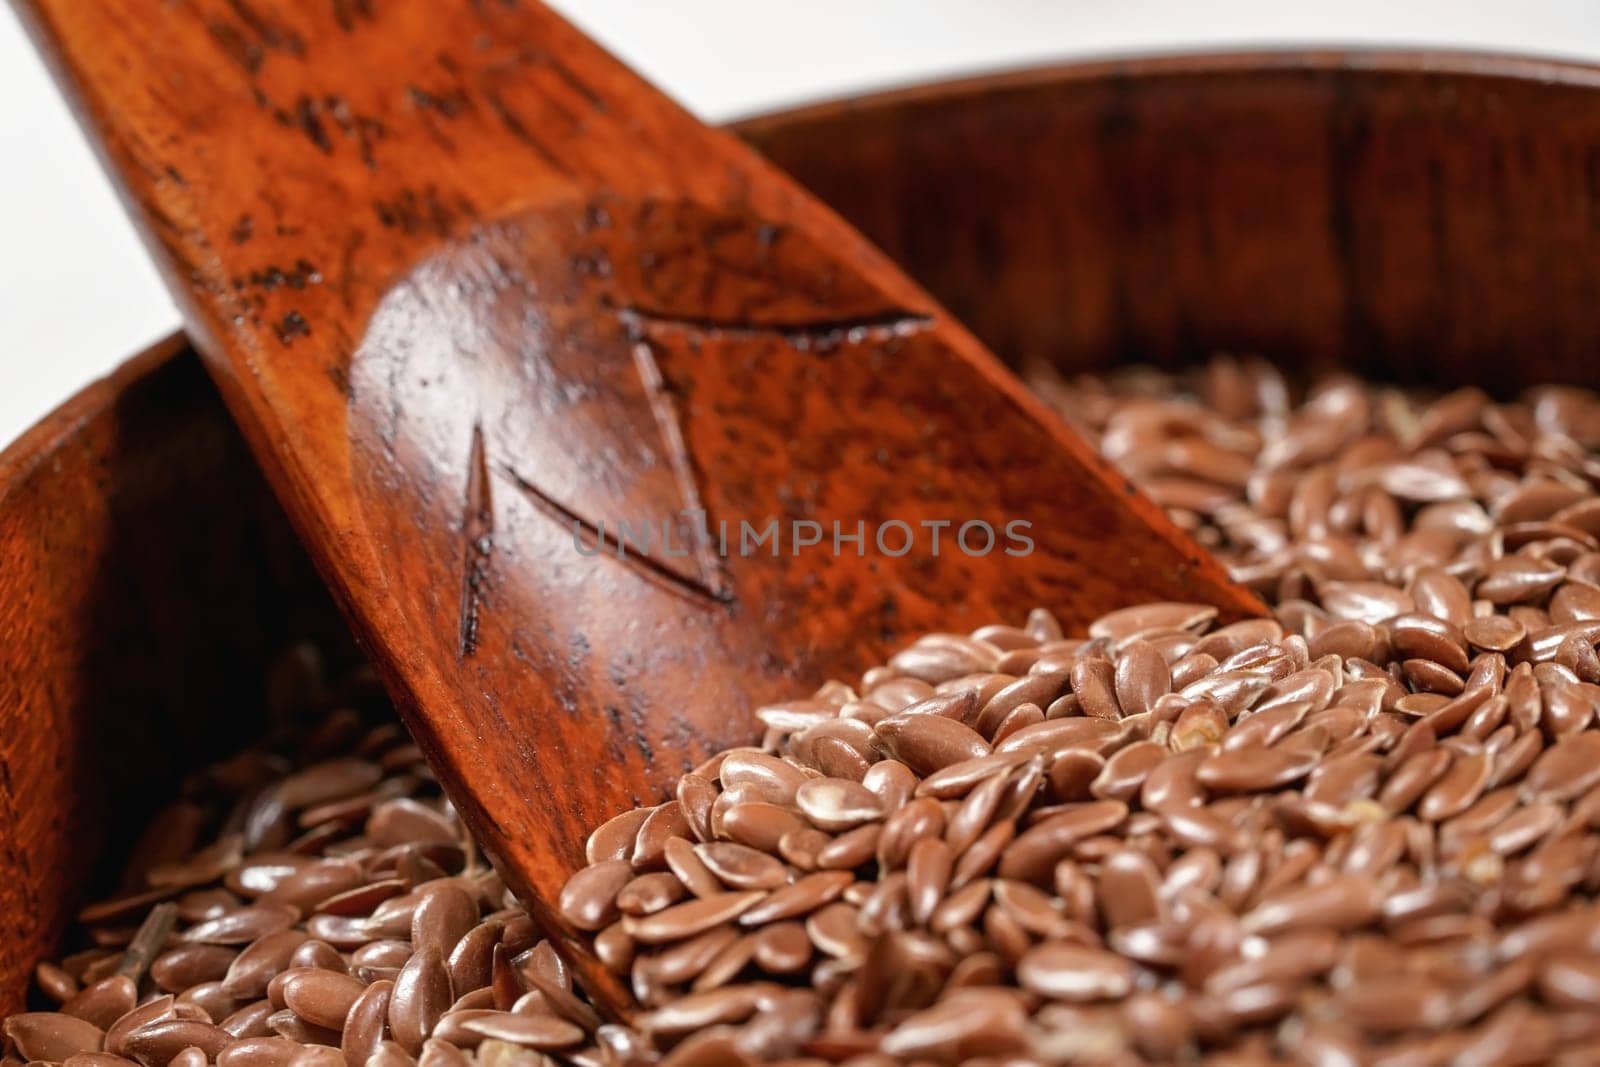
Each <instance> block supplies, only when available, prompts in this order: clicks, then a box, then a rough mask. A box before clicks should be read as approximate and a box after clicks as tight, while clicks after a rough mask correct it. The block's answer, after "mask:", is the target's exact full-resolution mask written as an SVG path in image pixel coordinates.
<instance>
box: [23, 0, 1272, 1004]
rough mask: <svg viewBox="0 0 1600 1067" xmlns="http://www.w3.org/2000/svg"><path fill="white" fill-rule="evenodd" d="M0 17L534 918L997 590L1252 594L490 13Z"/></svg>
mask: <svg viewBox="0 0 1600 1067" xmlns="http://www.w3.org/2000/svg"><path fill="white" fill-rule="evenodd" d="M20 7H21V9H22V13H23V15H24V16H25V18H26V19H28V20H29V21H31V23H32V26H33V28H34V30H35V31H36V33H37V36H38V39H39V41H40V42H41V44H42V45H43V47H44V49H45V50H46V52H47V53H48V54H49V56H50V58H51V59H52V60H53V61H54V62H55V63H56V64H57V69H58V71H59V72H60V74H61V76H62V78H63V80H64V82H65V83H66V85H67V87H68V88H69V89H70V90H71V91H72V93H73V94H74V95H75V96H76V98H77V103H78V105H79V108H80V110H81V114H82V116H83V119H84V121H85V122H86V123H87V125H88V126H89V127H90V128H91V130H92V131H93V133H94V134H95V135H97V138H98V141H99V143H100V146H101V148H102V149H103V151H104V153H105V157H106V159H107V161H108V163H109V165H110V168H111V170H112V171H113V173H114V174H115V175H116V176H117V177H118V179H119V180H120V182H121V186H122V189H123V192H124V193H125V195H126V196H127V199H128V202H129V204H130V206H131V208H132V210H133V212H134V214H135V216H136V217H137V219H138V221H139V222H140V223H141V224H142V226H143V228H144V232H145V234H146V235H147V237H148V238H149V239H150V241H151V244H152V246H153V248H154V249H155V251H156V252H157V254H158V256H159V258H160V260H161V264H162V266H163V268H164V269H165V272H166V277H167V280H168V283H169V284H170V286H171V288H172V291H173V292H174V293H175V294H176V296H177V298H178V300H179V301H180V303H181V304H182V307H183V309H184V312H185V315H186V318H187V320H188V324H189V328H190V330H191V331H192V333H193V335H194V337H195V339H196V341H197V343H198V344H199V346H200V348H201V350H202V351H203V352H204V353H205V356H206V358H207V360H208V363H209V366H210V368H211V371H212V373H213V374H214V375H215V376H216V378H217V381H218V383H219V384H220V386H221V388H222V391H223V393H224V395H225V398H226V400H227V402H228V404H229V406H230V408H231V410H232V411H233V413H234V415H235V417H236V418H237V419H238V420H239V422H240V424H241V425H242V426H243V427H244V430H245V432H246V434H247V436H248V438H249V440H250V442H251V444H252V446H253V448H254V449H255V452H256V454H257V456H258V457H259V459H260V461H261V463H262V464H263V466H264V467H265V468H266V470H267V472H268V474H269V476H270V477H271V479H272V481H273V483H274V485H275V487H276V489H277V491H278V493H279V494H280V496H281V497H282V499H283V501H284V504H285V505H286V507H287V509H288V511H289V514H290V516H291V517H292V519H293V520H294V521H295V523H296V525H297V527H298V529H299V531H300V534H301V536H302V537H303V538H304V540H305V542H306V544H307V546H308V547H309V549H310V551H311V553H312V555H313V556H314V557H315V559H316V561H317V563H318V565H319V566H320V567H321V569H322V572H323V574H324V576H325V577H326V579H327V581H328V583H329V584H330V585H331V586H332V588H333V589H334V591H335V593H336V594H337V596H338V597H339V599H340V600H341V602H342V604H343V606H344V608H345V610H346V611H347V612H348V614H349V616H350V619H351V621H352V623H353V624H354V627H355V629H356V632H357V633H358V635H359V636H360V637H361V638H362V639H363V640H364V642H365V644H366V646H367V648H368V650H369V651H370V652H371V654H372V655H373V657H374V658H375V659H376V661H377V662H378V664H379V666H380V667H381V668H382V670H383V671H384V673H385V676H386V677H387V680H388V682H389V684H390V686H391V688H392V692H393V694H394V696H395V697H396V699H397V702H398V703H399V706H400V708H401V710H402V712H403V713H404V714H405V717H406V721H407V722H408V723H409V725H410V726H411V728H412V730H413V732H414V733H415V734H416V736H417V739H418V740H419V742H420V743H421V744H422V746H423V747H424V749H425V750H426V752H427V753H428V756H429V758H430V759H431V761H432V763H433V766H434V768H435V769H436V770H437V772H438V774H439V777H440V778H441V780H442V781H443V782H444V783H445V785H446V787H447V788H448V790H449V792H450V795H451V797H452V798H453V799H454V800H455V802H456V804H457V805H458V806H459V807H460V809H461V810H462V812H463V814H464V815H465V817H466V819H467V821H468V822H469V824H470V826H471V828H472V830H473V832H474V833H475V834H476V835H477V838H478V840H479V841H480V842H482V844H483V845H484V846H485V848H486V849H488V850H489V851H490V852H491V854H492V855H493V856H494V857H495V858H496V860H497V861H498V863H499V864H500V867H501V869H502V871H503V872H504V873H505V875H506V877H507V879H508V880H509V882H510V883H511V884H512V885H513V887H514V888H516V889H517V890H518V891H519V892H521V893H522V894H523V896H524V898H525V899H526V900H527V901H528V903H529V905H530V906H531V907H532V908H533V910H534V913H535V915H536V916H537V917H538V918H539V920H540V921H542V922H544V923H545V924H546V925H547V926H548V927H549V928H550V929H551V930H552V931H553V932H554V933H556V934H557V935H563V934H565V933H566V932H567V931H564V930H563V929H562V927H561V923H560V920H559V919H558V918H557V917H556V915H555V913H554V909H553V907H552V906H551V903H552V902H553V901H554V900H555V899H556V898H557V894H558V890H559V888H560V886H561V884H562V882H563V880H564V879H565V877H566V876H567V874H568V873H569V872H570V871H572V870H573V869H574V868H575V867H576V866H577V865H579V863H580V862H581V859H582V856H583V842H584V839H585V836H586V834H587V832H588V831H589V830H590V829H591V828H592V827H593V826H594V825H596V824H598V823H599V822H600V821H601V820H602V819H604V818H605V817H608V816H610V815H612V814H615V813H616V812H618V811H620V810H622V809H624V808H627V807H629V806H631V805H634V804H638V803H641V802H653V801H656V800H659V799H661V798H662V797H663V795H664V790H665V787H666V786H667V784H668V783H669V782H670V781H671V780H672V779H673V778H675V777H676V776H677V775H678V774H680V773H681V772H682V771H684V770H685V769H687V768H689V767H690V766H691V765H693V764H694V763H696V762H697V761H699V760H700V759H702V758H703V757H705V756H706V755H708V754H710V753H711V752H713V751H715V750H717V749H718V748H720V747H724V746H727V745H731V744H738V743H748V742H751V741H753V740H755V739H756V738H757V736H758V734H759V731H758V727H757V725H756V722H755V720H754V719H753V717H752V715H751V711H752V709H753V708H754V707H756V706H757V705H759V704H761V703H763V702H767V701H771V700H774V699H777V698H782V697H799V696H804V695H807V694H808V693H809V692H810V691H811V690H812V688H814V687H815V686H816V685H817V684H818V683H820V682H822V681H823V680H825V679H827V678H829V677H838V678H843V679H851V678H853V677H854V676H855V673H856V672H858V671H859V670H860V669H862V668H863V667H864V666H866V665H868V664H871V663H872V662H874V661H876V660H879V659H880V658H881V657H883V656H884V655H886V654H888V653H889V652H891V651H892V650H893V649H894V648H895V647H896V646H897V645H898V644H900V643H901V642H902V641H903V640H904V639H906V638H907V637H908V636H909V635H912V634H915V633H917V632H919V631H924V630H929V629H950V630H965V629H968V628H970V627H974V626H977V625H980V624H983V623H987V622H993V621H997V620H1010V621H1014V622H1020V621H1021V619H1022V618H1023V616H1024V615H1025V613H1026V612H1027V610H1028V609H1029V608H1030V607H1032V606H1034V605H1044V606H1047V607H1049V608H1051V609H1052V610H1053V611H1054V612H1055V613H1056V614H1057V616H1058V617H1059V618H1060V619H1062V620H1063V622H1065V623H1067V624H1082V623H1084V622H1086V621H1087V620H1089V619H1092V618H1094V617H1095V616H1097V615H1099V614H1101V613H1103V612H1106V611H1108V610H1111V609H1113V608H1117V607H1120V606H1124V605H1128V604H1131V603H1136V602H1139V601H1143V600H1152V599H1161V600H1165V599H1173V600H1187V601H1204V602H1208V603H1211V604H1215V605H1217V606H1218V607H1219V608H1220V609H1221V610H1222V612H1223V615H1224V616H1225V617H1236V616H1240V615H1243V614H1250V613H1255V612H1258V611H1259V610H1260V606H1259V604H1258V603H1257V602H1256V601H1255V600H1254V599H1253V598H1252V597H1251V596H1249V595H1248V594H1247V593H1246V592H1244V591H1243V590H1241V589H1239V588H1238V587H1236V586H1234V585H1232V584H1230V583H1229V581H1228V579H1227V577H1226V575H1225V574H1224V572H1223V571H1222V569H1221V568H1220V567H1219V566H1217V565H1216V564H1215V563H1214V562H1213V561H1211V560H1210V559H1208V558H1207V557H1206V556H1205V555H1204V554H1203V553H1202V552H1201V551H1200V550H1198V549H1197V548H1196V547H1195V546H1194V545H1193V544H1192V543H1190V542H1189V541H1188V540H1187V539H1186V538H1185V537H1184V536H1183V535H1181V534H1180V533H1179V532H1178V531H1177V530H1176V529H1174V528H1173V527H1172V526H1171V525H1170V524H1169V523H1168V522H1167V521H1166V520H1165V519H1164V518H1163V516H1162V515H1161V513H1160V512H1159V510H1158V509H1156V508H1155V507H1154V506H1152V505H1151V504H1150V503H1149V502H1148V501H1147V500H1145V499H1144V498H1142V497H1140V496H1138V495H1137V494H1136V493H1135V492H1134V491H1133V489H1132V487H1131V486H1130V485H1129V484H1128V482H1127V481H1126V480H1125V479H1124V478H1122V477H1121V476H1119V475H1117V474H1115V473H1114V472H1112V471H1111V470H1109V469H1108V468H1107V467H1106V466H1105V465H1104V464H1103V463H1102V462H1101V461H1100V460H1099V459H1097V458H1096V457H1095V456H1094V455H1093V454H1092V452H1091V451H1090V449H1089V448H1087V447H1086V446H1085V444H1084V443H1083V442H1082V441H1080V440H1079V439H1078V438H1076V437H1075V436H1074V435H1073V434H1071V433H1070V432H1069V431H1068V430H1066V429H1065V428H1064V427H1063V425H1062V424H1061V423H1060V422H1059V421H1057V420H1056V419H1055V418H1054V417H1053V416H1052V415H1050V414H1049V413H1048V412H1047V411H1046V410H1045V409H1044V408H1043V407H1042V406H1041V405H1040V404H1039V403H1038V402H1037V401H1036V400H1035V399H1034V398H1033V397H1031V396H1030V395H1029V394H1028V393H1027V392H1026V391H1025V390H1024V389H1023V388H1022V387H1021V386H1020V385H1019V384H1018V383H1017V382H1016V381H1014V380H1013V379H1012V378H1011V377H1010V375H1009V374H1008V373H1007V372H1006V370H1005V369H1004V368H1003V367H1002V366H1001V365H1000V364H999V363H998V362H997V361H996V360H995V359H994V358H993V357H992V356H990V355H989V353H987V352H986V351H985V350H984V349H983V347H982V346H981V345H980V344H979V343H978V342H977V341H976V340H974V338H973V337H972V336H971V335H969V334H968V333H967V332H966V331H965V330H964V329H963V328H962V327H961V326H960V324H959V323H957V322H955V321H953V320H952V319H951V318H950V317H949V316H948V315H947V314H945V313H944V312H943V311H941V310H940V308H938V307H937V306H936V305H935V304H934V303H933V301H932V300H930V299H929V298H928V296H927V295H926V294H924V293H923V292H922V291H921V290H920V289H919V288H918V287H917V286H916V285H914V284H913V283H912V282H910V281H909V280H908V279H907V278H905V277H904V276H903V275H902V274H901V273H900V272H899V271H898V270H896V269H895V267H894V265H893V264H892V263H889V262H888V261H886V260H885V258H884V257H883V256H882V255H881V254H880V253H878V252H877V251H875V250H874V249H873V248H872V247H870V246H869V245H868V244H867V243H866V242H865V241H864V240H863V239H862V238H861V237H860V236H858V235H857V234H856V233H854V232H852V231H851V230H850V228H849V227H848V226H846V225H845V224H844V223H843V222H841V221H840V220H839V219H838V218H837V217H836V216H834V215H833V214H832V213H831V212H830V211H829V210H828V209H827V208H825V207H823V206H822V205H820V204H818V203H817V202H815V201H814V200H812V199H811V198H810V197H808V196H807V195H806V194H805V193H804V192H803V191H801V190H800V189H799V188H797V187H796V186H795V185H794V184H793V183H792V182H791V181H789V180H787V179H786V178H785V177H784V176H783V175H782V174H780V173H778V172H776V171H775V170H774V169H773V168H772V167H771V166H770V165H768V164H767V163H765V162H763V161H762V160H761V159H760V158H759V157H757V156H756V155H755V154H754V153H753V152H751V151H750V150H749V149H747V148H745V147H744V146H742V145H741V144H739V143H738V142H737V141H735V140H734V139H733V138H732V137H730V136H728V135H727V134H725V133H721V132H718V131H716V130H712V129H708V128H706V127H705V126H703V125H701V124H700V123H699V122H698V121H696V120H695V119H694V118H693V117H692V116H691V115H689V114H688V113H686V112H685V111H683V110H682V109H681V108H679V107H678V106H677V105H675V104H673V103H672V102H671V101H670V100H668V99H666V98H665V97H664V96H662V95H661V94H660V93H659V92H657V91H655V90H654V89H652V88H651V87H650V86H649V85H647V84H646V83H645V82H643V81H642V80H640V79H639V78H638V77H637V76H636V75H634V74H633V73H631V72H630V71H628V70H627V69H625V68H624V67H623V66H622V65H621V64H619V63H618V62H617V61H616V60H614V59H612V58H611V57H610V56H608V55H607V54H606V53H605V52H603V51H602V50H601V49H600V48H599V47H597V46H596V45H595V44H594V43H592V42H591V41H589V40H587V39H586V38H584V37H583V36H582V35H581V34H579V33H578V32H576V31H575V30H574V29H573V28H572V27H570V26H569V25H567V24H566V23H565V22H563V21H562V20H561V19H559V18H557V17H556V16H555V15H553V14H552V13H551V12H549V11H548V10H546V9H545V8H543V7H541V6H539V5H538V4H536V3H533V2H530V0H476V2H472V3H467V2H458V3H445V2H441V0H387V2H384V3H376V2H372V0H321V2H314V3H313V2H308V0H183V2H179V3H174V2H172V0H20ZM926 225H928V226H938V225H939V219H938V217H937V216H935V215H930V216H929V217H928V218H927V219H926ZM1062 254H1063V255H1070V254H1071V250H1070V249H1063V250H1062ZM86 295H87V296H88V301H87V308H86V311H87V313H91V314H92V313H93V295H92V294H86ZM193 506H194V509H195V521H196V522H205V521H206V519H205V514H206V512H207V510H208V509H210V508H226V507H228V506H229V502H228V501H227V500H196V501H193ZM624 523H625V524H627V528H626V531H625V536H619V535H622V534H623V533H624V531H621V530H619V527H620V526H621V524H624ZM835 523H837V524H838V535H839V537H838V538H837V540H836V534H835ZM858 524H860V525H859V526H858ZM929 524H932V525H929ZM978 524H987V527H985V526H983V525H978ZM986 529H987V532H985V530H986ZM697 530H699V531H703V532H705V533H707V534H708V535H709V536H705V537H700V536H694V534H695V532H696V531H697ZM935 535H937V549H935V540H934V539H935ZM619 542H620V543H619ZM807 542H810V543H807ZM241 565H249V563H248V561H241ZM589 978H590V981H591V987H592V989H593V991H594V992H595V993H596V995H597V996H599V997H601V998H602V999H604V1000H607V1001H608V1002H610V1003H611V1004H612V1005H613V1006H615V1005H617V1004H620V1003H621V1002H622V1001H623V999H624V996H625V995H624V994H623V993H622V992H621V990H619V989H617V988H615V987H614V986H613V985H610V984H607V982H606V980H605V979H604V976H603V972H601V971H599V970H598V968H595V969H591V970H590V972H589Z"/></svg>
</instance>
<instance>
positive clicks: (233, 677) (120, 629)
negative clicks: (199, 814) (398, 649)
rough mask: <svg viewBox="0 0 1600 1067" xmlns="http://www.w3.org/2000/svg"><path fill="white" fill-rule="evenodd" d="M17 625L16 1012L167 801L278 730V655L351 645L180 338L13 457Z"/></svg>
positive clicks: (4, 823) (16, 448)
mask: <svg viewBox="0 0 1600 1067" xmlns="http://www.w3.org/2000/svg"><path fill="white" fill-rule="evenodd" d="M177 357H181V358H177ZM0 635H3V639H0V1012H6V1013H9V1012H11V1011H15V1010H17V1009H18V1008H19V1007H20V1006H21V1005H22V1004H23V1002H24V1000H23V998H24V994H25V993H26V991H27V988H28V984H29V976H30V975H31V974H32V972H33V967H34V964H35V963H36V962H37V960H38V959H39V958H40V957H42V956H45V955H47V954H49V953H51V952H52V951H54V950H55V948H56V941H57V938H58V937H59V935H60V933H61V930H62V928H63V927H64V926H65V925H66V923H67V921H68V920H69V919H70V918H71V916H72V915H73V914H74V913H75V912H76V910H77V909H78V907H80V906H81V905H83V904H84V903H86V902H87V901H88V900H90V899H93V895H94V894H97V893H105V892H109V891H110V890H112V889H113V888H114V887H116V885H117V884H118V881H117V879H118V877H119V875H120V873H121V870H122V865H123V861H124V860H125V859H126V858H127V852H128V849H129V847H130V846H131V844H132V842H133V841H134V840H135V839H136V838H137V837H138V835H139V834H140V833H141V832H142V830H143V829H144V825H145V822H146V820H147V819H148V818H149V817H150V815H151V813H152V811H153V810H154V809H155V808H156V807H157V806H158V805H162V804H166V803H168V802H170V801H171V800H173V799H175V798H176V796H177V794H178V790H179V788H180V784H181V783H182V782H183V780H184V778H185V777H186V776H187V775H188V774H190V773H191V772H192V771H194V770H195V769H196V768H198V767H201V766H204V765H205V764H206V763H207V762H208V761H211V760H215V759H220V758H222V757H224V756H226V755H229V754H231V753H233V752H234V751H237V749H239V748H240V747H242V746H243V745H245V744H248V743H251V742H253V741H255V740H258V739H259V738H261V737H262V736H263V734H264V733H265V732H266V729H267V722H268V720H267V716H266V715H265V714H264V710H265V700H264V698H263V685H262V680H263V678H264V677H266V675H267V672H268V665H269V663H271V662H272V660H273V659H274V657H276V656H277V654H278V653H280V652H282V651H283V650H284V649H285V648H287V647H288V646H289V645H290V644H291V643H292V642H295V641H299V640H313V641H315V642H317V643H318V644H319V645H321V646H322V647H323V648H325V649H326V650H327V652H328V653H329V655H330V656H333V657H335V659H334V661H333V665H334V666H335V667H337V666H339V665H340V662H341V661H340V660H339V659H338V658H337V657H338V656H339V655H340V654H341V653H342V654H343V656H344V662H348V661H349V660H350V659H352V658H353V655H354V650H353V649H352V648H351V647H350V644H351V643H350V641H349V639H348V637H346V636H345V635H344V632H343V627H342V624H341V623H340V620H339V618H338V615H337V613H336V612H335V611H334V608H333V605H332V603H331V602H330V601H329V600H328V597H327V595H326V594H325V593H324V592H323V590H322V588H321V583H320V582H319V581H318V579H317V575H316V572H315V571H314V570H313V569H312V567H311V565H310V563H309V562H308V561H307V560H306V558H305V556H304V554H303V553H302V552H301V550H300V548H299V546H298V544H297V543H296V542H295V539H294V537H293V535H292V534H291V533H290V531H289V530H288V528H287V526H286V525H285V523H284V521H283V517H282V514H281V512H280V511H279V509H278V505H277V503H276V501H275V500H274V499H273V497H272V494H271V492H270V491H269V490H268V489H267V486H266V483H265V481H263V479H262V478H261V476H260V474H259V473H257V471H256V469H255V466H254V464H253V463H252V461H251V459H250V456H249V453H248V451H247V449H246V447H245V444H244V441H243V440H242V439H241V438H240V437H239V434H238V432H237V431H236V430H235V429H234V427H233V426H232V424H231V423H230V421H229V420H228V418H227V417H226V413H225V412H224V411H223V409H222V405H221V403H220V401H219V400H218V398H217V394H216V390H215V388H214V387H213V386H212V384H211V382H210V381H209V380H208V378H207V377H206V375H205V373H204V372H203V371H202V370H201V368H200V365H199V363H198V362H197V361H196V360H195V358H194V356H193V353H192V352H191V351H190V350H189V349H188V348H187V346H186V345H185V344H184V343H183V339H182V338H172V339H170V340H168V341H166V342H164V343H162V344H160V345H158V346H156V347H155V348H153V349H151V350H150V351H149V352H147V353H145V354H144V355H142V356H140V357H139V358H137V359H134V360H131V361H130V362H128V363H127V364H125V365H124V366H123V367H122V368H120V369H119V370H118V371H117V372H116V373H115V374H113V375H112V376H111V377H109V378H107V379H105V380H104V381H101V382H97V383H96V384H94V385H92V386H90V387H89V388H87V389H85V390H84V391H83V392H81V393H79V394H78V395H77V396H75V397H73V398H72V399H71V400H70V401H69V402H68V403H66V404H64V405H63V406H62V407H61V408H60V409H59V410H57V411H56V412H54V413H52V414H51V415H50V416H49V417H48V418H47V419H45V420H43V421H42V422H40V423H39V424H38V425H37V426H35V427H34V428H33V429H32V430H30V431H29V432H28V433H26V434H25V435H23V436H22V437H21V438H19V439H18V440H17V441H15V442H14V443H12V444H11V445H10V447H8V448H7V449H6V450H5V451H4V452H0ZM72 947H74V948H75V947H77V946H76V945H74V946H72Z"/></svg>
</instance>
